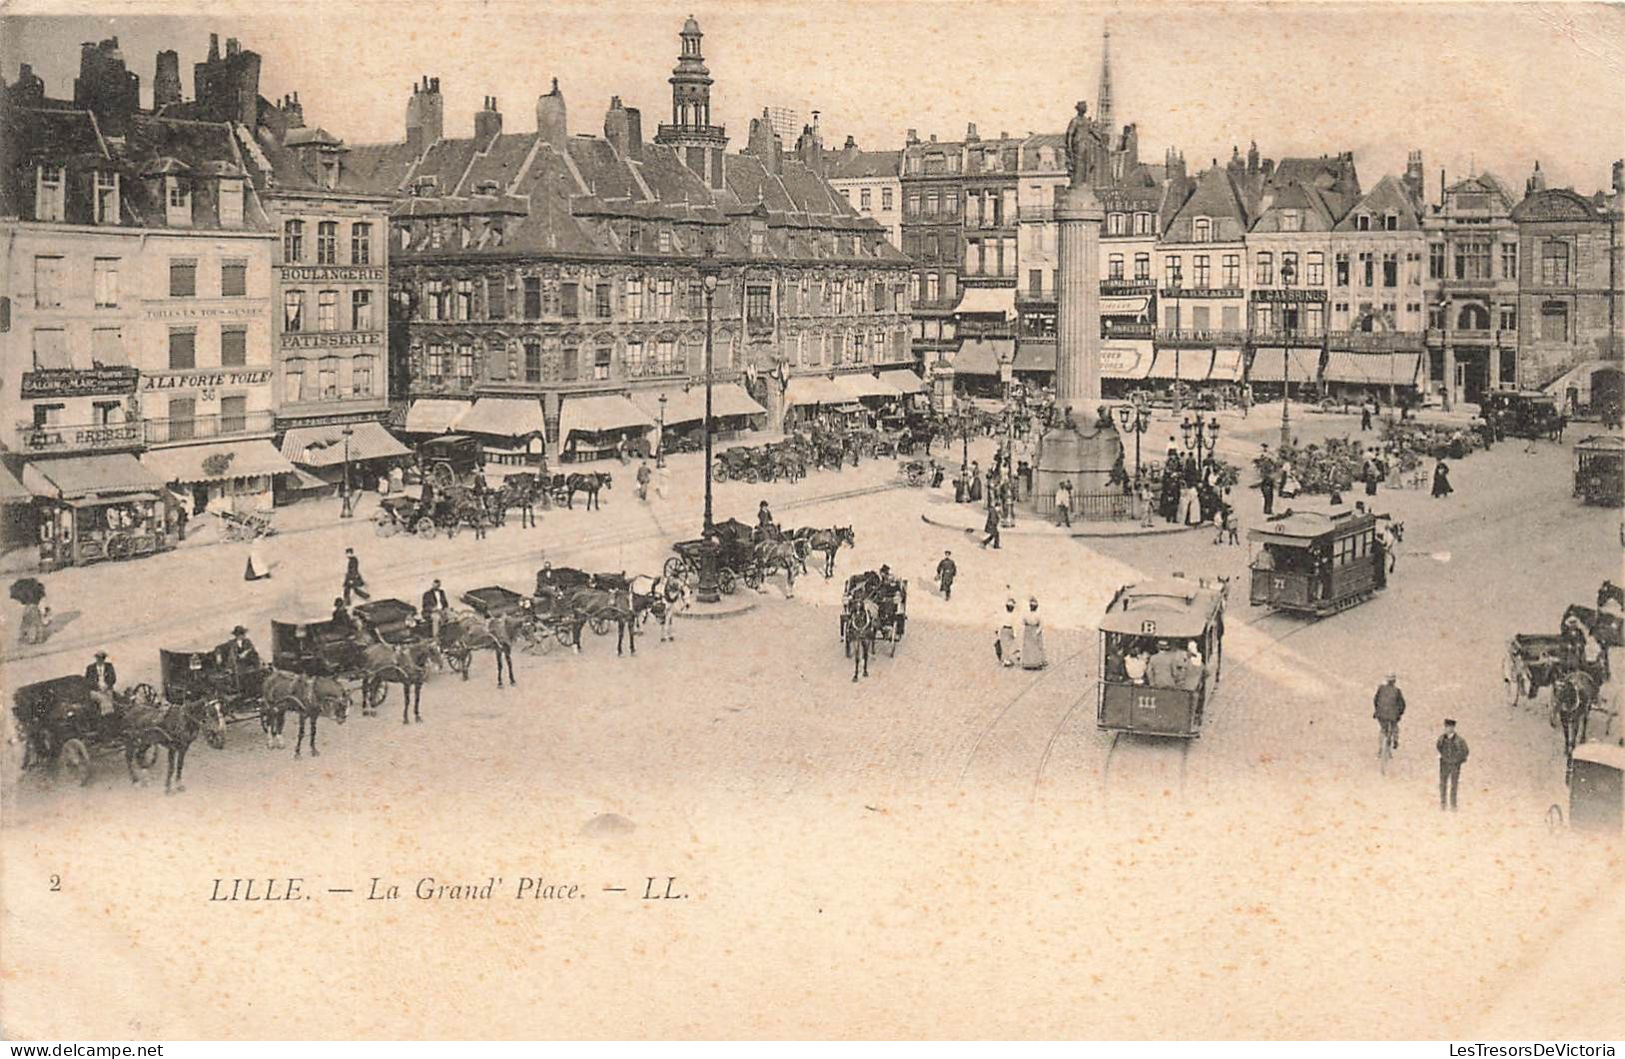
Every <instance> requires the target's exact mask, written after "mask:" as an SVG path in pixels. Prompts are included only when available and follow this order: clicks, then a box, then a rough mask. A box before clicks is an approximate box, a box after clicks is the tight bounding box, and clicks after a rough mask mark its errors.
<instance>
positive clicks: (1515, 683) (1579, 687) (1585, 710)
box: [1502, 582, 1625, 766]
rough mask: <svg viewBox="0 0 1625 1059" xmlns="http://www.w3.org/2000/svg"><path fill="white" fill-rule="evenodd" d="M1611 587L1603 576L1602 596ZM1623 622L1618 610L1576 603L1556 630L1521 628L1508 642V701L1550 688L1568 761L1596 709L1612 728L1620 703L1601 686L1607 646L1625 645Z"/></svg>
mask: <svg viewBox="0 0 1625 1059" xmlns="http://www.w3.org/2000/svg"><path fill="white" fill-rule="evenodd" d="M1611 587H1612V586H1611V585H1610V584H1608V583H1606V582H1605V583H1604V586H1603V591H1602V592H1599V593H1598V595H1599V597H1605V596H1606V595H1607V593H1608V589H1609V588H1611ZM1617 591H1618V590H1617V589H1615V592H1617ZM1603 601H1604V600H1603V599H1602V598H1599V602H1603ZM1622 626H1625V622H1622V620H1621V617H1620V615H1619V614H1618V613H1617V612H1613V611H1609V610H1604V609H1602V608H1601V607H1597V608H1592V607H1585V606H1580V605H1575V606H1571V607H1569V608H1568V609H1567V610H1565V611H1564V612H1563V618H1562V621H1561V622H1559V624H1558V631H1557V632H1556V633H1555V634H1554V633H1518V634H1516V635H1514V636H1513V637H1512V639H1511V640H1510V641H1508V643H1507V653H1506V657H1505V660H1504V662H1503V664H1502V679H1503V680H1504V682H1505V684H1506V692H1507V705H1508V706H1509V707H1516V706H1518V705H1520V704H1523V703H1529V704H1534V703H1535V702H1536V701H1537V700H1538V698H1539V695H1540V693H1541V691H1542V690H1543V689H1545V688H1551V689H1552V692H1551V721H1552V726H1553V727H1556V728H1561V729H1562V730H1563V751H1564V758H1565V761H1566V762H1567V763H1568V764H1569V765H1570V766H1572V764H1573V759H1574V751H1575V748H1576V747H1578V746H1580V745H1581V744H1583V743H1584V742H1585V741H1586V736H1587V734H1588V733H1589V731H1590V724H1591V714H1592V712H1593V711H1594V710H1600V711H1602V713H1603V714H1604V724H1605V728H1606V731H1608V732H1610V733H1611V732H1612V731H1613V726H1614V721H1615V718H1616V716H1617V711H1618V703H1612V704H1610V703H1606V702H1603V701H1602V699H1601V696H1600V692H1601V690H1602V688H1603V686H1604V685H1605V684H1607V683H1608V682H1609V676H1610V667H1609V657H1608V652H1609V650H1610V649H1611V648H1615V647H1620V646H1625V627H1622Z"/></svg>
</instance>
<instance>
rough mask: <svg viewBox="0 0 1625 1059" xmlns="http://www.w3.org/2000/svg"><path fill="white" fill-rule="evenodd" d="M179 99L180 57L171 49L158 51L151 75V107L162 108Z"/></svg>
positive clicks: (154, 108) (177, 101)
mask: <svg viewBox="0 0 1625 1059" xmlns="http://www.w3.org/2000/svg"><path fill="white" fill-rule="evenodd" d="M180 101H181V57H180V55H179V54H177V53H176V52H174V51H173V50H171V51H161V52H159V53H158V65H157V68H156V69H155V70H154V71H153V75H152V109H153V110H162V109H164V108H165V107H167V106H169V105H171V104H173V103H179V102H180Z"/></svg>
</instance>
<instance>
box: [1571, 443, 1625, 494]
mask: <svg viewBox="0 0 1625 1059" xmlns="http://www.w3.org/2000/svg"><path fill="white" fill-rule="evenodd" d="M1574 495H1575V496H1577V497H1579V498H1580V500H1581V501H1582V502H1584V503H1587V504H1597V505H1599V506H1601V507H1620V506H1621V505H1622V504H1625V438H1622V437H1620V436H1619V435H1617V434H1598V435H1595V436H1593V437H1589V438H1583V439H1581V440H1580V441H1578V442H1576V443H1575V446H1574Z"/></svg>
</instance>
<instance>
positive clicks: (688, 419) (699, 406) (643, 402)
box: [631, 387, 715, 426]
mask: <svg viewBox="0 0 1625 1059" xmlns="http://www.w3.org/2000/svg"><path fill="white" fill-rule="evenodd" d="M631 397H632V403H633V404H635V405H637V406H638V407H639V408H641V409H643V411H644V414H646V415H647V416H648V417H649V418H650V419H653V420H654V421H655V423H656V424H657V425H658V424H659V423H660V422H661V420H662V418H664V420H665V423H666V425H667V426H671V425H672V424H673V423H693V422H695V421H697V420H700V419H704V418H705V390H704V389H697V390H689V392H688V393H684V392H683V390H682V388H681V387H677V388H675V389H670V390H634V391H633V392H632V395H631ZM662 397H664V398H665V399H666V407H665V408H664V409H663V410H662V408H661V407H660V398H662ZM714 397H715V394H713V399H714Z"/></svg>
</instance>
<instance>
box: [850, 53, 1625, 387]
mask: <svg viewBox="0 0 1625 1059" xmlns="http://www.w3.org/2000/svg"><path fill="white" fill-rule="evenodd" d="M1097 98H1098V103H1097V111H1096V114H1095V117H1094V122H1095V130H1096V133H1097V138H1098V141H1099V143H1100V144H1101V148H1100V154H1101V157H1100V158H1099V159H1098V164H1096V165H1095V166H1094V167H1093V172H1095V173H1097V174H1099V176H1098V180H1097V187H1096V189H1095V190H1096V192H1097V195H1098V196H1099V198H1100V200H1101V202H1102V205H1103V208H1104V210H1105V223H1104V226H1103V228H1102V232H1101V240H1100V254H1101V259H1100V276H1101V280H1100V292H1101V297H1102V312H1101V316H1102V329H1103V334H1104V338H1105V339H1106V342H1105V358H1106V359H1105V362H1104V363H1103V365H1102V367H1103V376H1104V387H1105V389H1106V390H1107V392H1108V393H1121V392H1124V391H1126V390H1131V389H1135V388H1140V387H1147V386H1158V385H1160V386H1167V385H1169V384H1170V383H1172V382H1173V381H1174V380H1176V379H1177V380H1179V381H1181V382H1187V383H1197V384H1199V383H1203V382H1215V383H1240V382H1243V381H1245V382H1248V383H1252V384H1260V385H1261V386H1262V388H1264V389H1266V390H1267V389H1270V388H1274V389H1276V392H1279V388H1280V387H1282V386H1288V387H1290V388H1292V389H1293V390H1294V391H1296V390H1297V389H1298V387H1299V385H1300V384H1305V383H1311V384H1314V386H1316V387H1317V388H1324V389H1328V390H1332V391H1335V390H1338V389H1342V388H1354V389H1364V388H1368V387H1378V388H1381V389H1386V388H1388V387H1389V386H1390V385H1393V386H1394V388H1395V389H1408V390H1410V391H1411V393H1412V394H1413V395H1419V396H1425V397H1428V398H1435V397H1436V398H1438V399H1440V400H1442V402H1443V403H1444V404H1446V405H1447V406H1448V405H1452V404H1454V403H1457V402H1466V403H1474V402H1477V401H1478V400H1479V399H1480V398H1481V397H1482V395H1483V394H1484V393H1485V392H1486V391H1488V390H1494V389H1501V388H1509V387H1521V388H1546V387H1553V388H1555V389H1557V390H1558V391H1559V392H1560V393H1562V394H1563V395H1564V396H1572V397H1573V398H1574V399H1575V400H1576V401H1577V402H1578V403H1580V404H1582V405H1588V404H1607V403H1614V404H1617V403H1618V401H1619V399H1620V370H1619V369H1620V357H1621V349H1622V346H1625V338H1622V335H1625V331H1622V327H1625V322H1622V319H1621V316H1620V303H1621V283H1622V278H1625V269H1622V265H1621V261H1622V258H1621V254H1622V245H1625V241H1622V233H1621V218H1622V212H1621V211H1622V206H1625V187H1622V173H1621V168H1622V167H1621V165H1620V164H1619V163H1615V165H1614V168H1613V177H1612V182H1611V185H1610V189H1609V191H1607V192H1598V193H1596V194H1593V195H1590V196H1584V195H1580V194H1577V193H1575V192H1574V191H1572V190H1568V189H1557V188H1548V187H1547V186H1546V184H1545V179H1544V176H1543V175H1542V174H1541V172H1540V168H1539V164H1538V163H1536V166H1535V171H1534V173H1532V174H1531V176H1530V177H1529V179H1528V181H1527V182H1526V185H1525V189H1524V193H1523V194H1522V195H1518V194H1515V193H1514V192H1513V190H1512V189H1511V187H1510V186H1509V185H1508V184H1506V183H1505V182H1504V181H1502V180H1500V179H1498V178H1497V177H1495V176H1494V175H1492V174H1488V173H1481V174H1475V175H1472V176H1469V177H1466V178H1464V179H1461V180H1457V181H1455V182H1453V183H1448V184H1447V183H1446V182H1445V180H1444V175H1443V173H1441V174H1440V182H1439V187H1438V196H1437V198H1436V199H1430V196H1429V195H1428V193H1427V189H1426V188H1425V187H1424V170H1423V158H1422V154H1421V152H1420V151H1412V152H1411V154H1410V158H1409V163H1408V165H1407V167H1406V170H1405V172H1404V173H1403V174H1400V175H1397V176H1395V175H1390V176H1385V177H1383V178H1382V179H1381V180H1379V181H1378V182H1377V183H1376V184H1375V186H1372V187H1370V188H1364V187H1362V185H1361V182H1360V179H1359V176H1358V173H1357V171H1356V167H1355V162H1354V157H1353V154H1352V153H1351V152H1342V153H1338V154H1335V155H1325V156H1321V157H1318V158H1286V159H1283V160H1282V161H1280V162H1279V163H1276V162H1274V161H1272V160H1271V159H1268V158H1261V157H1260V155H1259V151H1258V148H1257V145H1256V144H1255V145H1252V146H1251V147H1250V148H1249V149H1248V151H1247V152H1246V154H1245V156H1244V155H1243V154H1242V152H1241V151H1240V150H1239V149H1236V150H1234V151H1233V152H1232V156H1231V157H1230V158H1229V159H1228V160H1226V161H1225V162H1224V163H1222V164H1221V163H1220V162H1219V160H1217V159H1215V160H1213V161H1212V163H1211V164H1210V165H1209V166H1208V167H1207V168H1205V169H1203V170H1202V171H1200V172H1195V173H1192V172H1190V171H1189V170H1188V169H1187V167H1186V163H1185V159H1184V157H1183V155H1182V154H1181V153H1179V152H1177V151H1174V150H1171V149H1170V150H1168V151H1167V152H1166V153H1165V155H1164V158H1163V161H1162V162H1161V163H1160V164H1150V163H1147V162H1143V161H1141V159H1140V157H1139V143H1138V132H1137V128H1136V126H1135V125H1134V124H1126V125H1122V126H1118V125H1116V124H1114V118H1113V113H1112V107H1113V104H1112V86H1111V59H1110V38H1109V36H1108V37H1107V39H1106V42H1105V54H1104V57H1103V62H1102V73H1101V83H1100V88H1099V92H1098V97H1097ZM825 157H826V172H827V173H828V174H829V175H830V178H831V181H832V182H833V183H834V184H835V186H837V187H838V188H840V189H841V191H842V192H843V194H845V195H847V197H848V200H849V201H850V202H851V203H852V205H853V206H854V208H855V209H857V210H858V211H859V212H860V213H864V214H867V215H869V216H872V217H874V218H875V219H876V220H878V221H880V222H881V223H883V224H885V225H886V226H887V228H888V230H889V231H890V233H891V236H892V238H893V239H895V240H896V241H897V245H898V246H899V248H900V249H902V250H903V252H904V253H905V254H906V255H907V256H908V257H909V259H910V260H911V261H912V262H913V276H912V283H913V291H912V293H913V299H912V300H913V305H914V334H913V345H914V348H915V350H916V353H917V356H918V357H919V358H920V360H921V361H922V363H923V364H931V363H935V362H942V363H951V364H952V366H953V367H954V368H955V370H956V374H957V375H959V376H960V377H961V378H966V377H969V378H972V379H977V378H980V379H982V380H984V381H985V382H986V383H988V384H990V385H994V384H996V382H995V380H997V379H998V378H999V377H1000V374H1001V371H1003V372H1004V374H1005V375H1008V374H1010V373H1011V372H1013V373H1014V374H1015V375H1016V376H1018V377H1019V376H1028V377H1030V378H1033V379H1036V380H1043V379H1044V378H1045V377H1046V376H1048V375H1049V374H1050V373H1052V372H1053V370H1054V362H1055V352H1054V337H1055V311H1056V301H1055V299H1056V289H1057V282H1056V279H1057V277H1056V250H1057V234H1058V233H1057V227H1056V223H1055V218H1054V196H1055V191H1056V189H1057V188H1059V187H1061V186H1063V185H1064V184H1065V183H1066V182H1067V179H1068V177H1067V173H1066V167H1065V159H1064V157H1063V148H1062V137H1061V136H1058V135H1049V134H1033V133H1029V134H1027V135H1025V136H1011V135H1009V134H1008V133H1004V132H1001V133H1000V134H999V135H998V137H997V138H992V137H987V138H984V137H981V136H979V135H978V133H977V129H976V126H975V125H971V126H969V127H968V128H967V130H966V135H965V137H964V139H962V140H959V141H956V142H939V141H938V140H937V138H936V137H935V136H932V137H930V138H929V139H928V140H924V141H922V140H921V139H920V138H919V137H918V136H917V135H916V134H915V133H914V131H913V130H910V131H909V134H908V136H907V139H906V142H905V143H904V145H903V148H902V150H900V151H863V150H860V149H859V148H858V146H857V145H856V143H854V142H853V141H852V140H851V139H850V138H849V139H848V140H847V143H846V146H845V147H844V148H843V149H841V150H839V151H831V152H826V155H825ZM1594 390H1595V391H1596V392H1595V393H1593V391H1594Z"/></svg>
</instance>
